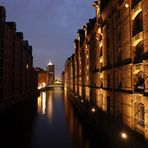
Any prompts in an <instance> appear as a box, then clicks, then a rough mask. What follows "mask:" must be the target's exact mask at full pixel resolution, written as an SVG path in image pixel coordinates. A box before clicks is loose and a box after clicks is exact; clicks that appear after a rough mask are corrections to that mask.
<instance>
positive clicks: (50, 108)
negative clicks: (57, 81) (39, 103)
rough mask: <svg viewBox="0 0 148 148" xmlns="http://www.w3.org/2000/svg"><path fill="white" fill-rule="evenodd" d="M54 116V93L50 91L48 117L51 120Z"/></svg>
mask: <svg viewBox="0 0 148 148" xmlns="http://www.w3.org/2000/svg"><path fill="white" fill-rule="evenodd" d="M52 118H53V93H52V92H49V97H48V119H49V121H50V122H51V121H52Z"/></svg>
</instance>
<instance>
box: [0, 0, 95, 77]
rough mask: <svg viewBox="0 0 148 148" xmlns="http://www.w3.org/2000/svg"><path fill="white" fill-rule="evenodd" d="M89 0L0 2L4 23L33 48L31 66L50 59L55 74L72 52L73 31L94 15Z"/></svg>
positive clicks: (59, 70)
mask: <svg viewBox="0 0 148 148" xmlns="http://www.w3.org/2000/svg"><path fill="white" fill-rule="evenodd" d="M92 2H93V1H92V0H87V1H85V0H1V1H0V5H4V6H5V7H6V11H7V20H8V21H15V22H16V24H17V30H18V31H22V32H24V37H25V39H27V40H29V43H30V44H31V45H32V46H33V56H34V66H41V67H45V65H46V63H47V62H48V61H49V58H50V57H52V59H53V61H52V62H53V63H55V65H56V72H57V75H60V73H61V72H62V69H63V66H64V63H65V60H66V58H68V57H69V56H71V55H72V54H73V53H74V50H73V40H74V39H75V38H77V30H78V29H79V28H81V26H82V25H84V24H85V23H87V22H88V20H89V18H92V17H94V16H95V10H94V9H93V8H92V6H91V4H92Z"/></svg>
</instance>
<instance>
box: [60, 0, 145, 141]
mask: <svg viewBox="0 0 148 148" xmlns="http://www.w3.org/2000/svg"><path fill="white" fill-rule="evenodd" d="M93 7H94V8H95V9H96V17H95V18H93V19H89V22H88V23H87V24H85V25H84V26H83V27H82V29H80V30H78V39H75V40H74V49H75V53H74V54H73V55H72V56H71V57H69V58H68V59H67V61H66V63H65V66H64V71H63V73H62V80H63V83H64V86H65V87H66V88H67V89H70V90H72V91H73V92H74V93H75V94H76V95H77V96H79V98H83V99H85V100H87V101H89V102H90V104H95V105H96V106H97V107H98V108H99V109H101V110H103V111H104V112H107V113H108V114H111V115H113V116H115V117H117V118H119V119H121V120H122V121H123V123H125V124H126V125H127V126H128V127H130V128H131V129H133V130H135V131H137V132H139V133H141V134H142V135H144V136H145V139H148V97H147V96H148V79H147V78H148V25H147V24H148V1H146V0H102V1H101V2H100V1H99V0H98V1H95V2H94V3H93Z"/></svg>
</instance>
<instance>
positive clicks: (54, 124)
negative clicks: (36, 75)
mask: <svg viewBox="0 0 148 148" xmlns="http://www.w3.org/2000/svg"><path fill="white" fill-rule="evenodd" d="M102 119H103V118H102ZM98 126H99V127H100V131H99V133H98V134H95V133H94V132H92V130H91V128H89V127H88V126H87V125H86V124H85V121H84V120H82V118H81V116H80V115H79V114H78V112H77V110H76V109H75V108H74V106H73V104H72V103H71V102H70V100H69V98H67V95H66V94H65V93H64V91H63V90H62V89H61V88H55V89H53V90H49V91H47V92H42V93H41V95H40V97H38V99H36V98H34V99H29V100H28V101H25V102H22V103H21V104H19V105H17V106H16V107H15V108H13V109H10V110H9V111H7V112H6V113H4V114H2V115H0V148H60V147H62V148H99V147H100V148H104V147H109V148H110V147H114V148H115V147H119V148H120V147H125V148H143V147H146V144H145V142H144V141H143V140H141V139H139V138H136V139H134V138H130V136H132V134H131V133H128V134H129V135H130V136H129V135H128V137H127V138H126V139H122V138H121V137H120V136H119V135H118V134H117V135H115V134H114V131H119V132H121V131H122V130H121V129H120V128H118V127H116V126H114V127H113V126H112V125H111V124H109V123H107V121H106V120H104V121H103V122H101V121H100V123H99V124H98ZM110 129H115V130H110ZM123 136H124V135H123Z"/></svg>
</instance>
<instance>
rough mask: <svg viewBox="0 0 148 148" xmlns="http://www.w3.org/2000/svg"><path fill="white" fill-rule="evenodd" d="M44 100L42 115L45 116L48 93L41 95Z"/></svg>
mask: <svg viewBox="0 0 148 148" xmlns="http://www.w3.org/2000/svg"><path fill="white" fill-rule="evenodd" d="M41 98H42V114H45V112H46V92H42V93H41Z"/></svg>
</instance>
